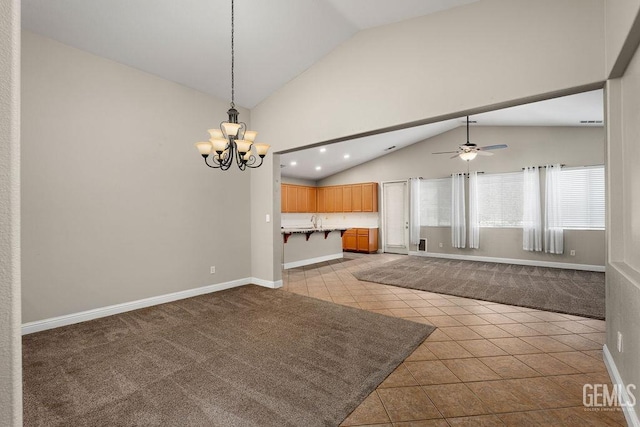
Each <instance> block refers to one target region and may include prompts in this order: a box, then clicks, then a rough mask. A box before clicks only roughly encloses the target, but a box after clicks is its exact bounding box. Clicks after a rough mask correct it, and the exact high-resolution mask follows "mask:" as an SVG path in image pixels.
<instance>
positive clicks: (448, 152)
mask: <svg viewBox="0 0 640 427" xmlns="http://www.w3.org/2000/svg"><path fill="white" fill-rule="evenodd" d="M453 153H457V151H440V152H438V153H431V154H453Z"/></svg>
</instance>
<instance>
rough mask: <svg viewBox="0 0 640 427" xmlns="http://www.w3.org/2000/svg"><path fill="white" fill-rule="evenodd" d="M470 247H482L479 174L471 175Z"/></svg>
mask: <svg viewBox="0 0 640 427" xmlns="http://www.w3.org/2000/svg"><path fill="white" fill-rule="evenodd" d="M469 247H470V248H473V249H478V248H479V247H480V217H479V215H478V172H471V174H470V175H469Z"/></svg>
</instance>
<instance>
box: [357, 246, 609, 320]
mask: <svg viewBox="0 0 640 427" xmlns="http://www.w3.org/2000/svg"><path fill="white" fill-rule="evenodd" d="M353 275H354V276H355V277H356V278H358V280H363V281H367V282H375V283H382V284H385V285H393V286H401V287H404V288H411V289H420V290H423V291H430V292H436V293H441V294H447V295H456V296H460V297H466V298H474V299H479V300H484V301H493V302H499V303H502V304H509V305H517V306H521V307H530V308H537V309H540V310H547V311H555V312H559V313H566V314H575V315H577V316H585V317H593V318H596V319H604V316H605V304H604V296H605V285H604V273H596V272H591V271H579V270H564V269H558V268H546V267H532V266H525V265H513V264H498V263H492V262H474V261H462V260H452V259H441V258H428V257H418V256H406V257H403V258H402V259H399V260H397V261H391V262H388V263H385V264H382V265H380V266H378V267H374V268H370V269H367V270H362V271H357V272H355V273H353Z"/></svg>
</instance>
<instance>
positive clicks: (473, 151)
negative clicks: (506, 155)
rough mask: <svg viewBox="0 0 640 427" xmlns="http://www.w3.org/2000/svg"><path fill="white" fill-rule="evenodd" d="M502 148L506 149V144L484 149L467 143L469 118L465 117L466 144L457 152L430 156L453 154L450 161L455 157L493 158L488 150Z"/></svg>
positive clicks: (469, 158)
mask: <svg viewBox="0 0 640 427" xmlns="http://www.w3.org/2000/svg"><path fill="white" fill-rule="evenodd" d="M502 148H507V145H506V144H497V145H487V146H485V147H478V146H477V145H476V144H473V143H471V142H469V116H467V142H466V143H465V144H462V145H461V146H460V147H458V150H457V151H440V152H438V153H432V154H453V153H455V155H454V156H451V158H452V159H455V158H456V157H460V158H461V159H462V160H466V161H469V160H473V159H475V158H476V156H478V155H480V156H493V153H490V152H489V151H490V150H500V149H502Z"/></svg>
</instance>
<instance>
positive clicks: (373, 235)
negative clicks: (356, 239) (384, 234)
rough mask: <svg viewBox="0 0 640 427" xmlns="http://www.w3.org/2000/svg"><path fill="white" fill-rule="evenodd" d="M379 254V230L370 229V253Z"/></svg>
mask: <svg viewBox="0 0 640 427" xmlns="http://www.w3.org/2000/svg"><path fill="white" fill-rule="evenodd" d="M373 252H378V229H377V228H370V229H369V253H373Z"/></svg>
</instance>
